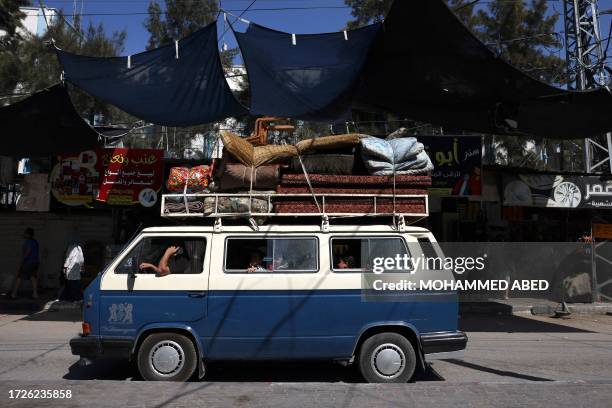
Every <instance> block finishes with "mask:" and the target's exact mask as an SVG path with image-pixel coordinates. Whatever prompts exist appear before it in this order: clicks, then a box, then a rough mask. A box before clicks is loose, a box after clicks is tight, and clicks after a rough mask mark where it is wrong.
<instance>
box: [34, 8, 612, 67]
mask: <svg viewBox="0 0 612 408" xmlns="http://www.w3.org/2000/svg"><path fill="white" fill-rule="evenodd" d="M158 1H159V3H160V4H162V6H163V0H158ZM188 1H197V0H188ZM403 1H428V0H403ZM33 3H34V4H37V0H33ZM75 3H76V7H77V12H81V11H82V13H83V15H84V24H88V21H89V20H91V21H92V22H93V23H94V24H96V25H97V24H98V23H100V22H101V23H103V24H104V27H105V28H106V30H107V31H108V32H113V31H120V30H126V32H127V39H126V43H125V49H124V52H123V55H132V54H135V53H138V52H141V51H144V50H145V47H146V45H147V41H148V38H149V34H148V32H147V31H146V29H145V28H144V26H143V22H144V21H145V19H146V17H147V16H146V15H144V14H142V13H146V12H147V6H148V4H149V0H76V1H75V0H47V1H44V2H43V4H46V5H47V6H48V7H54V8H60V9H63V10H64V13H65V14H66V15H67V16H70V15H72V13H73V7H74V4H75ZM251 3H252V0H221V7H222V8H223V9H226V10H228V11H230V12H231V13H233V14H235V15H238V14H240V13H241V11H242V10H244V9H245V8H246V7H247V6H249V4H251ZM486 3H487V1H486V0H482V1H481V4H483V6H484V5H486ZM549 4H550V10H551V12H554V11H558V12H562V10H563V2H562V1H561V0H549ZM283 7H285V8H286V7H327V8H325V9H321V8H319V9H311V10H259V11H258V10H257V9H270V8H283ZM251 8H252V9H254V10H249V11H247V12H245V13H244V14H243V16H242V17H243V18H244V19H246V20H249V21H253V22H256V23H258V24H260V25H264V26H266V27H270V28H273V29H276V30H280V31H285V32H290V33H296V34H308V33H320V32H330V31H338V30H341V29H342V28H344V27H345V25H346V23H347V21H349V20H351V19H352V18H351V13H350V12H351V10H350V8H348V7H346V6H345V4H344V0H257V1H256V2H255V4H254V5H252V7H251ZM599 9H600V11H603V10H610V11H611V12H612V0H599ZM126 13H127V14H129V13H141V14H137V15H97V16H88V14H126ZM229 17H230V18H232V17H231V16H229ZM222 21H223V20H222V19H221V20H220V24H218V30H219V32H220V34H221V33H222V32H223V31H224V27H223V23H222ZM232 21H233V18H232ZM238 24H239V25H240V23H238ZM611 24H612V14H608V15H605V16H602V17H601V19H600V26H601V30H600V31H601V36H602V37H604V38H605V37H607V35H608V30H609V28H610V25H611ZM243 27H244V25H243ZM556 31H557V32H560V33H562V32H563V20H562V18H560V19H559V22H558V24H557V27H556ZM224 41H225V42H226V43H227V44H228V46H229V47H235V46H236V42H235V39H234V38H233V35H232V34H231V31H230V32H228V33H226V34H225V36H224ZM60 46H61V44H60ZM609 54H612V46H611V50H610V52H609ZM564 55H565V50H562V53H561V54H560V56H561V57H564ZM609 61H610V63H611V64H612V59H610V60H609Z"/></svg>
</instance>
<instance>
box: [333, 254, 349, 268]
mask: <svg viewBox="0 0 612 408" xmlns="http://www.w3.org/2000/svg"><path fill="white" fill-rule="evenodd" d="M348 267H349V264H348V262H346V259H344V258H343V257H342V258H339V259H338V262H336V269H348Z"/></svg>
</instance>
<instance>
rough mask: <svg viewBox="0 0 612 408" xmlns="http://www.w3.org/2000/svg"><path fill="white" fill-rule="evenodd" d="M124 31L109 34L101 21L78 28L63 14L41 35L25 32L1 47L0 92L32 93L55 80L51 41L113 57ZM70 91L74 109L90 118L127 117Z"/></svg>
mask: <svg viewBox="0 0 612 408" xmlns="http://www.w3.org/2000/svg"><path fill="white" fill-rule="evenodd" d="M125 38H126V33H125V31H121V32H115V33H113V34H112V35H110V36H108V35H107V33H106V32H105V30H104V26H103V25H102V24H100V25H98V26H94V25H93V24H91V23H90V24H89V26H88V27H87V29H86V30H83V31H81V30H78V29H76V28H74V27H73V26H72V25H70V24H68V23H67V21H66V19H65V18H64V16H63V15H60V16H59V18H58V19H57V23H55V24H54V25H52V26H50V27H49V29H48V30H47V32H46V33H45V34H44V35H42V36H36V35H32V34H24V35H23V38H20V39H18V40H17V41H15V42H14V43H13V44H11V46H10V47H5V48H4V49H2V50H0V92H1V93H2V94H12V93H14V92H15V91H17V92H18V93H24V94H28V93H32V92H35V91H38V90H40V89H43V88H46V87H48V86H50V85H53V84H55V83H57V82H58V81H59V80H60V78H61V72H62V69H61V66H60V64H59V61H58V60H57V57H56V55H55V51H54V49H53V46H52V40H54V41H55V44H57V46H58V47H59V48H61V49H63V50H65V51H69V52H74V53H77V54H83V55H89V56H95V57H113V56H116V55H119V54H120V53H121V51H122V50H123V44H124V42H125ZM70 94H71V97H72V101H73V103H74V105H75V108H76V110H77V111H78V112H79V113H80V114H81V115H83V116H86V117H90V116H92V114H93V113H94V112H95V113H102V114H104V115H105V116H106V117H109V118H112V119H119V118H120V119H122V120H125V119H126V118H127V116H126V114H124V113H122V112H121V111H119V110H118V109H116V108H114V107H112V106H110V105H108V104H106V103H103V102H101V101H98V100H96V99H94V98H92V97H91V96H89V95H87V94H85V93H84V92H81V91H79V90H78V89H75V88H71V89H70Z"/></svg>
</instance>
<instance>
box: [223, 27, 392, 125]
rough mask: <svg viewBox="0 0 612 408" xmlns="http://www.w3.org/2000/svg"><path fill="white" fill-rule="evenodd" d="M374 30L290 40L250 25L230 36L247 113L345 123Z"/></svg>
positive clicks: (291, 38)
mask: <svg viewBox="0 0 612 408" xmlns="http://www.w3.org/2000/svg"><path fill="white" fill-rule="evenodd" d="M380 28H381V25H380V24H374V25H370V26H367V27H364V28H360V29H357V30H351V31H343V32H337V33H327V34H306V35H295V34H290V33H283V32H280V31H275V30H271V29H269V28H265V27H262V26H259V25H257V24H254V23H250V24H249V27H248V29H247V30H246V32H245V33H239V32H235V33H234V34H235V35H236V38H237V39H238V44H239V45H240V50H241V51H242V56H243V58H244V61H245V65H246V68H247V74H248V76H249V84H250V87H251V113H252V114H254V115H271V116H280V117H291V118H298V119H307V120H335V119H338V118H342V117H347V118H348V117H350V102H351V97H352V95H353V93H354V89H355V82H356V80H357V78H358V76H359V74H360V73H361V71H362V69H363V66H364V63H365V61H366V59H367V56H368V52H369V51H370V48H371V45H372V43H373V42H374V40H375V39H376V37H377V35H378V33H379V32H380Z"/></svg>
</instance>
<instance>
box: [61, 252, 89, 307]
mask: <svg viewBox="0 0 612 408" xmlns="http://www.w3.org/2000/svg"><path fill="white" fill-rule="evenodd" d="M84 269H85V257H84V256H83V249H82V248H81V245H80V244H79V243H78V241H76V240H75V241H73V242H72V243H71V244H70V245H69V246H68V250H67V251H66V260H65V261H64V277H65V278H66V283H65V287H64V290H63V292H62V296H61V297H60V300H67V301H69V302H76V301H78V300H81V273H82V272H83V270H84Z"/></svg>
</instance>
